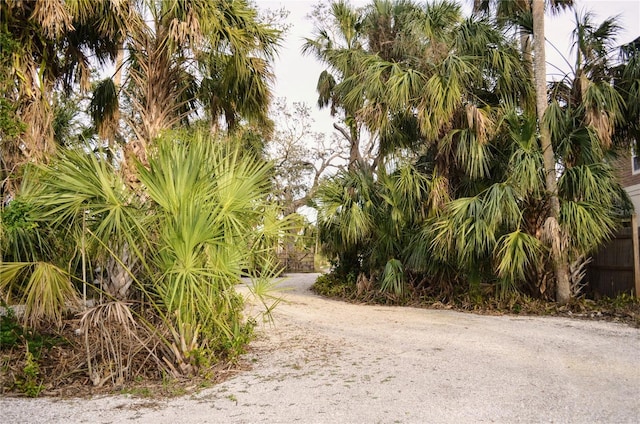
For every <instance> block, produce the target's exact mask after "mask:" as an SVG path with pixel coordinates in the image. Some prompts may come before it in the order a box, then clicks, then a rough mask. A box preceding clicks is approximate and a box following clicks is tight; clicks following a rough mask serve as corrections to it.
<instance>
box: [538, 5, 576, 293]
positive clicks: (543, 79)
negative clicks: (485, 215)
mask: <svg viewBox="0 0 640 424" xmlns="http://www.w3.org/2000/svg"><path fill="white" fill-rule="evenodd" d="M531 8H532V10H531V11H532V15H533V48H534V58H533V60H534V82H535V87H536V109H537V112H538V125H539V126H540V145H541V147H542V154H543V157H544V167H545V183H546V189H547V193H548V195H549V204H550V207H549V215H548V217H547V220H546V223H545V231H548V234H547V236H548V239H549V241H550V242H551V254H552V261H553V267H554V272H555V277H556V302H558V303H559V304H561V305H563V304H565V303H567V302H568V301H569V299H571V285H570V283H569V265H568V262H567V257H566V255H565V254H564V253H563V249H562V235H561V231H560V225H559V224H558V218H559V216H560V201H559V199H558V184H557V180H556V169H555V168H556V162H555V155H554V152H553V146H552V144H551V135H550V134H549V129H548V128H547V127H546V126H545V125H544V121H543V119H542V118H543V116H544V113H545V111H546V110H547V69H546V62H545V61H546V58H545V38H544V0H533V2H532V5H531Z"/></svg>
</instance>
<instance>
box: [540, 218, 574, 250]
mask: <svg viewBox="0 0 640 424" xmlns="http://www.w3.org/2000/svg"><path fill="white" fill-rule="evenodd" d="M540 235H541V239H542V241H543V242H544V243H546V244H547V245H548V246H550V247H551V249H552V251H553V252H554V256H555V257H559V256H558V255H560V254H562V252H566V249H567V246H568V240H567V236H566V234H564V231H562V228H561V227H560V224H559V223H558V220H557V219H556V218H555V217H552V216H550V217H547V219H546V220H545V221H544V224H543V226H542V232H541V234H540ZM556 254H558V255H556Z"/></svg>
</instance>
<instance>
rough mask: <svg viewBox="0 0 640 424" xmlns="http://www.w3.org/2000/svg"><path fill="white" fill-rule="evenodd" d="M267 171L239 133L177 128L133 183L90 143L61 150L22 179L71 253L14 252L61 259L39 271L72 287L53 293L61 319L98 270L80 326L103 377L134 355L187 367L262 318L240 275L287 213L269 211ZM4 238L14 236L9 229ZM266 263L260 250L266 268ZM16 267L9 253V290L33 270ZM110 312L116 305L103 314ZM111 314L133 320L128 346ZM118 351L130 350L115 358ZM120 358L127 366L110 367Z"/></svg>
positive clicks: (18, 288)
mask: <svg viewBox="0 0 640 424" xmlns="http://www.w3.org/2000/svg"><path fill="white" fill-rule="evenodd" d="M269 173H270V166H269V165H268V164H267V163H266V162H264V161H262V160H260V159H257V158H255V157H253V156H252V155H251V154H248V153H246V152H243V153H242V154H241V153H240V151H239V149H238V148H237V143H236V142H235V141H233V140H215V141H214V140H211V139H210V138H207V137H204V136H201V135H194V134H188V133H171V134H169V135H167V136H165V137H164V138H163V139H161V140H159V141H158V143H157V147H156V148H155V149H154V150H153V152H151V154H150V156H149V158H148V165H147V166H142V165H140V166H139V168H138V178H139V182H140V184H139V188H137V189H136V191H133V190H132V189H131V188H130V187H129V186H128V185H127V184H125V182H124V181H123V179H122V178H121V177H120V176H119V173H118V170H117V169H116V168H114V167H113V166H112V165H110V164H109V163H108V162H107V161H106V160H105V159H104V158H103V157H102V156H101V155H100V153H94V152H90V151H88V150H71V151H64V152H62V153H61V154H60V155H59V157H57V158H56V159H55V160H53V161H52V162H51V163H50V164H48V165H46V166H41V167H39V168H38V169H37V170H36V172H33V173H32V174H31V175H30V176H29V178H27V179H26V180H25V186H24V189H23V191H22V196H21V199H22V200H21V201H24V202H26V203H27V204H29V205H33V210H35V211H37V217H32V218H30V219H32V220H33V225H32V226H31V227H32V228H31V229H32V230H34V229H38V228H48V229H50V230H51V231H53V232H54V233H55V234H56V235H57V238H58V239H60V240H66V241H67V242H66V244H61V246H66V247H65V248H64V249H65V250H64V251H62V252H59V251H56V252H47V251H46V250H45V249H43V251H42V252H41V253H39V256H38V257H37V258H32V257H28V258H26V259H24V260H22V259H20V252H21V251H22V250H24V248H23V247H21V248H20V249H18V248H17V247H16V248H15V249H14V250H15V251H16V254H15V255H14V256H13V257H12V258H11V259H12V260H14V261H30V262H34V263H35V261H36V260H38V261H45V262H47V263H51V264H56V265H57V267H55V269H53V268H43V269H42V270H41V271H40V272H41V273H42V272H46V271H51V272H54V271H55V273H56V278H57V279H56V280H55V281H58V279H59V278H60V275H64V278H63V280H64V281H65V282H66V283H65V284H67V286H68V287H71V288H72V289H73V290H72V292H71V294H68V293H67V292H66V291H64V293H66V294H68V296H67V297H64V296H58V297H54V298H53V299H54V300H55V301H57V303H55V304H52V305H51V308H52V311H55V312H51V314H52V318H56V319H57V320H58V322H59V321H60V312H59V311H62V310H64V309H65V308H66V307H67V304H68V301H69V299H70V298H73V299H74V300H77V299H78V297H79V293H80V291H79V290H81V289H82V288H83V285H85V284H88V283H91V281H88V280H91V278H89V277H88V275H93V274H96V275H99V277H100V278H98V279H96V284H95V286H94V285H90V290H89V295H91V294H92V293H95V294H96V296H95V297H96V302H98V303H99V304H98V305H96V306H95V307H93V308H91V309H89V310H86V311H85V312H84V316H85V318H84V319H83V322H85V323H87V324H86V325H83V327H82V328H83V331H84V332H85V336H86V337H85V343H86V346H85V347H86V350H87V356H88V358H87V361H88V363H89V364H90V371H91V372H92V374H93V375H91V378H92V379H93V380H94V382H96V381H97V382H100V383H104V382H105V381H107V380H108V379H109V378H111V379H112V380H113V381H116V379H119V380H121V379H122V378H129V377H131V372H132V371H131V370H130V369H129V365H130V361H131V360H130V357H131V355H135V354H140V355H144V356H145V357H146V358H148V359H147V360H151V361H154V362H155V364H156V365H157V367H156V369H157V373H158V375H159V374H160V373H161V371H162V370H165V371H168V372H170V373H172V374H174V375H176V376H180V375H184V374H193V373H197V372H198V369H199V367H201V366H202V365H206V364H212V363H215V362H217V361H219V360H221V359H228V358H230V357H232V356H234V355H237V354H238V353H239V352H241V351H242V349H243V347H244V345H245V344H246V343H247V341H248V340H249V339H250V335H251V331H252V325H253V324H252V319H247V318H245V317H244V315H243V309H244V300H245V299H244V297H243V296H241V295H240V294H239V293H238V292H236V290H235V285H236V284H238V283H239V282H240V277H241V276H242V275H243V272H246V270H250V269H251V263H252V262H254V263H255V262H256V258H258V257H260V256H261V255H266V254H267V253H269V247H270V246H267V245H265V242H264V241H265V240H277V235H278V234H280V232H282V231H284V230H285V229H284V227H283V222H282V221H280V220H277V219H270V218H272V217H273V216H274V214H275V212H274V206H273V205H271V204H270V203H269V202H268V201H267V195H268V193H269V188H270V187H269V184H270V183H269ZM265 217H267V218H268V219H265ZM4 227H5V225H3V228H4ZM6 233H7V231H6V230H5V231H4V233H3V234H6ZM24 238H25V237H22V239H24ZM69 240H72V242H69ZM258 241H260V242H258ZM3 242H4V243H5V244H8V245H11V244H16V243H15V242H13V241H12V240H11V239H8V238H7V237H3ZM21 246H22V245H21ZM271 247H272V246H271ZM21 249H22V250H21ZM59 257H64V261H59V260H58V259H57V258H59ZM269 263H270V262H269V260H264V261H261V265H262V267H263V268H264V267H266V266H268V264H269ZM18 266H19V265H18V264H7V263H4V264H3V267H2V269H3V273H2V275H1V278H2V280H0V289H4V292H5V294H6V295H10V294H11V293H18V292H20V293H23V292H26V291H29V290H30V288H31V287H32V286H31V285H30V284H29V283H28V282H29V278H27V277H23V278H18V277H20V275H19V273H18V271H17V270H16V269H17V267H18ZM51 267H53V265H51ZM38 269H39V268H38ZM12 270H14V271H15V272H13V271H12ZM10 271H11V272H10ZM97 271H99V272H97ZM263 273H264V274H265V275H267V274H269V270H268V269H263ZM83 276H84V282H83ZM41 281H42V282H43V283H45V282H47V281H53V280H45V279H42V280H41ZM42 285H43V284H40V286H42ZM67 286H65V287H67ZM54 287H56V286H55V285H53V284H47V287H46V288H45V289H49V290H53V288H54ZM265 288H268V285H265V284H264V282H261V285H260V289H259V290H258V289H256V290H253V291H252V292H253V293H254V294H257V295H261V294H265V293H264V292H265ZM39 290H43V289H42V288H39ZM57 290H58V291H62V290H61V289H57ZM97 293H99V296H98V295H97ZM37 297H40V295H38V296H37ZM22 299H23V300H27V301H29V299H31V298H30V297H29V295H28V294H24V295H23V297H22ZM100 300H102V301H103V302H104V303H100ZM52 302H53V301H52ZM271 303H273V299H272V301H271ZM264 304H265V305H269V302H266V301H265V303H264ZM107 305H111V306H109V307H105V306H107ZM30 311H31V310H30V309H29V308H27V313H28V314H29V316H28V317H26V321H27V322H29V323H31V324H33V325H37V324H38V323H39V322H41V318H42V316H41V315H34V314H33V313H30ZM112 311H117V315H118V316H117V317H112V318H109V319H107V318H105V317H106V316H107V315H109V313H111V312H112ZM122 316H126V317H133V320H132V319H130V318H127V319H120V318H119V317H122ZM103 318H104V319H103ZM109 322H112V323H114V324H113V325H116V326H120V327H123V328H126V329H127V331H126V332H123V337H124V335H125V334H124V333H126V337H127V340H128V344H127V345H126V346H124V345H123V346H122V347H121V348H120V349H114V348H113V346H114V344H113V343H112V341H113V338H114V334H117V331H115V332H114V331H113V328H111V327H113V326H110V325H109ZM89 323H90V324H89ZM96 340H101V342H100V343H94V342H95V341H96ZM96 346H110V348H109V349H107V350H106V351H105V350H104V349H97V348H96ZM118 346H120V345H118ZM136 346H138V347H136ZM118 354H119V355H122V356H127V357H128V358H129V359H126V360H124V359H123V358H119V359H118V360H117V361H115V360H114V355H118ZM113 364H120V365H119V366H120V368H119V369H118V370H113V369H111V368H113ZM107 365H108V366H107ZM123 368H127V369H128V370H127V371H126V372H124V371H123Z"/></svg>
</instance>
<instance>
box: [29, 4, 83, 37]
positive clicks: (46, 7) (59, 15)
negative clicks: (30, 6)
mask: <svg viewBox="0 0 640 424" xmlns="http://www.w3.org/2000/svg"><path fill="white" fill-rule="evenodd" d="M31 16H32V18H33V19H34V20H35V21H36V22H39V23H40V25H42V29H43V31H44V34H45V35H46V36H47V37H49V38H50V39H52V40H54V39H56V38H57V37H58V36H60V35H61V34H63V33H64V32H66V31H71V30H72V29H73V25H72V24H71V20H72V19H71V14H70V13H69V11H68V10H67V7H66V6H65V3H64V1H63V0H37V1H36V5H35V8H34V10H33V14H32V15H31Z"/></svg>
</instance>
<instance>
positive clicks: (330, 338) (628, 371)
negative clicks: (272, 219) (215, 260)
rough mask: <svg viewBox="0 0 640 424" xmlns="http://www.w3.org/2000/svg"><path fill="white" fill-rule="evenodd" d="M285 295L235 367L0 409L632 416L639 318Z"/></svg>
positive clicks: (396, 416)
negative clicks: (192, 385) (248, 367)
mask: <svg viewBox="0 0 640 424" xmlns="http://www.w3.org/2000/svg"><path fill="white" fill-rule="evenodd" d="M314 278H315V275H302V274H293V275H291V276H290V278H289V279H288V280H287V281H285V282H284V283H283V285H285V286H290V287H292V288H293V290H292V291H290V292H287V294H286V298H287V299H288V300H289V303H287V304H283V305H281V306H279V307H278V310H277V311H276V314H275V317H276V321H277V325H276V327H268V326H267V327H265V328H263V329H262V336H261V337H260V338H259V340H258V341H257V342H256V343H255V344H254V345H255V349H254V351H253V352H252V353H251V354H250V355H249V356H248V358H247V359H248V360H249V361H251V362H253V363H254V369H253V370H252V371H246V372H243V373H241V374H239V375H238V376H236V377H234V378H232V379H230V380H228V381H226V382H225V383H222V384H220V385H218V386H215V387H213V388H210V389H207V390H204V391H202V392H200V393H198V394H197V395H191V396H186V397H182V398H177V399H171V400H167V401H156V400H149V399H131V398H128V397H126V396H112V397H104V398H96V399H92V400H49V399H6V398H3V399H0V423H14V422H16V423H18V422H20V423H27V422H28V423H45V422H46V423H70V422H76V423H82V422H86V423H89V422H91V423H124V422H145V423H146V422H148V423H154V424H160V423H177V422H180V423H256V422H263V423H293V422H300V423H316V422H317V423H472V422H499V423H516V422H526V423H530V422H555V423H565V422H572V423H595V422H602V423H637V422H640V330H637V329H633V328H630V327H627V326H624V325H619V324H614V323H606V322H587V321H575V320H569V319H564V318H527V317H521V318H520V317H509V316H504V317H493V316H478V315H472V314H463V313H457V312H452V311H437V310H422V309H413V308H395V307H380V306H364V305H351V304H347V303H342V302H336V301H330V300H325V299H322V298H319V297H317V296H314V295H313V294H311V293H310V292H309V291H308V287H309V285H310V284H311V283H312V282H313V280H314Z"/></svg>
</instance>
